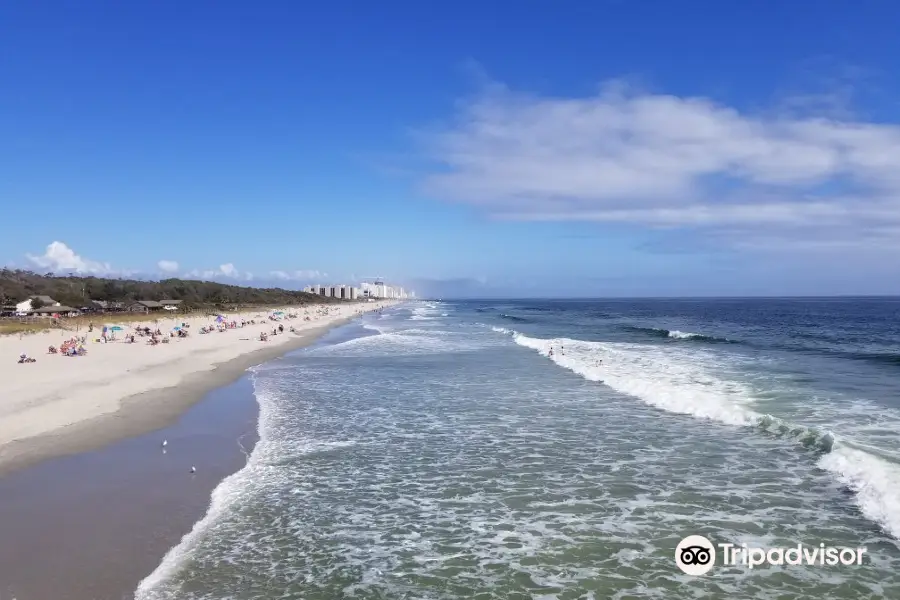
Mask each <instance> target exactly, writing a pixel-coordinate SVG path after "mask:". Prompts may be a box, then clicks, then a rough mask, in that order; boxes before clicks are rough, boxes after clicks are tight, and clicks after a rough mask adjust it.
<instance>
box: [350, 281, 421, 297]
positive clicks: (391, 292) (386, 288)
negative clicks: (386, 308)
mask: <svg viewBox="0 0 900 600" xmlns="http://www.w3.org/2000/svg"><path fill="white" fill-rule="evenodd" d="M359 288H360V291H361V293H362V296H363V298H393V299H397V300H405V299H408V298H415V297H416V293H415V292H410V291H407V290H404V289H403V288H402V287H400V286H398V285H388V284H386V283H385V282H384V281H381V280H380V279H376V280H375V281H364V282H362V283H361V284H359Z"/></svg>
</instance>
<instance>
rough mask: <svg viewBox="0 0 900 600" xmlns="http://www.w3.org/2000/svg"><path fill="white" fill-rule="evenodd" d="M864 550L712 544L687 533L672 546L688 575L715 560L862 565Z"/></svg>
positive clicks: (749, 564)
mask: <svg viewBox="0 0 900 600" xmlns="http://www.w3.org/2000/svg"><path fill="white" fill-rule="evenodd" d="M865 553H866V549H865V548H846V547H837V546H828V545H826V544H824V543H820V544H818V545H814V546H807V545H805V544H797V545H796V546H791V547H780V548H778V547H776V548H760V547H754V546H748V545H747V544H741V545H739V546H738V545H736V544H713V543H712V542H711V541H710V540H709V539H707V538H705V537H703V536H702V535H689V536H687V537H686V538H684V539H683V540H681V542H679V543H678V546H677V547H676V548H675V564H676V565H678V568H679V569H681V570H682V571H683V572H684V573H686V574H688V575H704V574H706V573H708V572H709V571H710V569H712V568H713V567H714V566H715V565H716V564H719V565H724V566H736V565H743V566H746V567H747V568H749V569H753V568H755V567H759V566H762V565H790V566H796V565H815V566H835V565H861V564H862V562H863V555H864V554H865ZM717 557H718V559H717Z"/></svg>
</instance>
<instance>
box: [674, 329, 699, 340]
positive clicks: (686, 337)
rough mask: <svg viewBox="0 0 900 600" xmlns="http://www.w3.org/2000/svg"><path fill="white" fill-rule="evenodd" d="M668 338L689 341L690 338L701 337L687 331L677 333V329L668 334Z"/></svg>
mask: <svg viewBox="0 0 900 600" xmlns="http://www.w3.org/2000/svg"><path fill="white" fill-rule="evenodd" d="M669 337H670V338H675V339H676V340H689V339H691V338H697V337H703V336H702V335H701V334H699V333H691V332H689V331H678V330H677V329H676V330H674V331H670V332H669Z"/></svg>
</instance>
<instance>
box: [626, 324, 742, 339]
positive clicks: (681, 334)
mask: <svg viewBox="0 0 900 600" xmlns="http://www.w3.org/2000/svg"><path fill="white" fill-rule="evenodd" d="M622 329H624V330H625V331H633V332H636V333H641V334H644V335H649V336H653V337H658V338H669V339H673V340H693V341H696V342H708V343H713V344H737V343H739V342H737V341H736V340H730V339H728V338H723V337H716V336H712V335H704V334H702V333H691V332H689V331H678V330H677V329H672V330H670V329H662V328H661V327H636V326H633V325H625V326H624V327H622Z"/></svg>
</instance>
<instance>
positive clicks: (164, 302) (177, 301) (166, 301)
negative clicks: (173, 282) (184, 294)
mask: <svg viewBox="0 0 900 600" xmlns="http://www.w3.org/2000/svg"><path fill="white" fill-rule="evenodd" d="M181 302H182V301H181V300H160V301H159V303H160V304H162V305H163V306H165V305H167V304H181Z"/></svg>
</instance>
